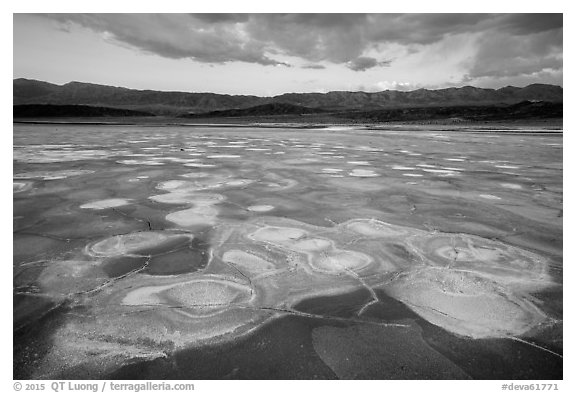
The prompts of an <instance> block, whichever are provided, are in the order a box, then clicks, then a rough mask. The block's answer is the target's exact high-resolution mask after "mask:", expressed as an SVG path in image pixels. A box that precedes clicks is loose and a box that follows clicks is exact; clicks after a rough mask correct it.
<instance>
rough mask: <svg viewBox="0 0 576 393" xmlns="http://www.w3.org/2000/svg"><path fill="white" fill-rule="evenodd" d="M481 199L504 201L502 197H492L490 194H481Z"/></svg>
mask: <svg viewBox="0 0 576 393" xmlns="http://www.w3.org/2000/svg"><path fill="white" fill-rule="evenodd" d="M479 197H480V198H484V199H492V200H498V199H502V198H500V197H497V196H496V195H490V194H480V195H479Z"/></svg>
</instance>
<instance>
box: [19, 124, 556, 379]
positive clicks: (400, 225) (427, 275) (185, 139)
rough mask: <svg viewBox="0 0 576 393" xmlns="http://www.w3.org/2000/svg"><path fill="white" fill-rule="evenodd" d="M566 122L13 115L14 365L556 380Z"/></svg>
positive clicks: (36, 372)
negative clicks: (68, 120) (538, 128)
mask: <svg viewBox="0 0 576 393" xmlns="http://www.w3.org/2000/svg"><path fill="white" fill-rule="evenodd" d="M562 191H563V185H562V136H561V135H523V134H515V135H506V134H504V133H502V134H489V135H487V134H472V133H465V132H462V133H455V132H446V133H443V132H441V131H430V132H427V131H422V130H419V131H418V132H413V133H409V132H396V131H382V130H380V131H367V130H288V129H273V130H272V129H264V128H263V129H246V128H242V129H235V128H225V129H224V128H223V129H219V128H188V127H142V126H139V127H130V126H113V127H110V126H78V125H76V126H66V125H52V126H46V125H15V127H14V187H13V192H14V204H13V208H14V218H13V229H14V235H13V242H14V255H13V266H14V278H13V286H14V299H13V304H14V314H13V321H14V378H18V379H22V378H35V379H42V378H49V379H60V378H66V379H91V378H118V379H138V378H145V379H155V378H158V379H170V378H177V379H216V378H218V379H221V378H228V379H294V378H295V379H334V378H340V379H469V378H472V379H524V378H525V379H559V378H562V352H563V344H562V342H563V333H562V320H563V316H562V310H563V304H562V293H563V291H562V263H563V255H562V239H563V231H562V211H563V210H562V209H563V207H562Z"/></svg>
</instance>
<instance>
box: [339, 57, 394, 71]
mask: <svg viewBox="0 0 576 393" xmlns="http://www.w3.org/2000/svg"><path fill="white" fill-rule="evenodd" d="M389 65H390V60H385V61H378V60H376V59H375V58H373V57H364V56H360V57H357V58H356V59H354V60H351V61H349V62H348V63H346V67H348V68H350V69H351V70H352V71H366V70H368V69H370V68H374V67H383V66H389Z"/></svg>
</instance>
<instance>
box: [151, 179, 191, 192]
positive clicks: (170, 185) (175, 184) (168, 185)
mask: <svg viewBox="0 0 576 393" xmlns="http://www.w3.org/2000/svg"><path fill="white" fill-rule="evenodd" d="M190 184H191V183H190V182H187V181H184V180H168V181H163V182H161V183H159V184H158V185H157V186H156V188H157V189H159V190H164V191H172V190H177V189H179V188H182V187H184V186H187V185H190Z"/></svg>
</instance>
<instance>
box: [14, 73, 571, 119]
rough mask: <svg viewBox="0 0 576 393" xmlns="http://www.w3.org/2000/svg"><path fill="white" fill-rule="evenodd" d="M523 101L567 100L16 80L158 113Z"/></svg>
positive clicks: (35, 94) (542, 92) (22, 86)
mask: <svg viewBox="0 0 576 393" xmlns="http://www.w3.org/2000/svg"><path fill="white" fill-rule="evenodd" d="M523 101H547V102H554V103H558V102H563V89H562V87H560V86H554V85H545V84H533V85H529V86H526V87H523V88H520V87H513V86H507V87H503V88H501V89H484V88H477V87H472V86H464V87H460V88H446V89H439V90H427V89H419V90H414V91H395V90H385V91H381V92H375V93H366V92H348V91H332V92H328V93H287V94H282V95H278V96H274V97H258V96H253V95H227V94H215V93H187V92H164V91H154V90H134V89H128V88H124V87H113V86H106V85H97V84H91V83H82V82H70V83H66V84H64V85H56V84H52V83H48V82H42V81H37V80H31V79H22V78H21V79H14V81H13V104H14V105H22V104H54V105H90V106H99V107H109V108H118V109H128V110H138V111H144V112H150V113H154V114H160V115H162V114H169V115H182V114H196V113H206V112H214V111H226V110H235V109H246V108H250V107H257V106H261V105H268V104H288V105H294V106H299V107H305V108H308V109H314V110H324V111H349V110H355V111H357V110H363V111H370V110H380V109H397V108H410V107H438V106H444V107H446V106H460V105H477V106H483V105H510V104H516V103H519V102H523Z"/></svg>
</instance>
